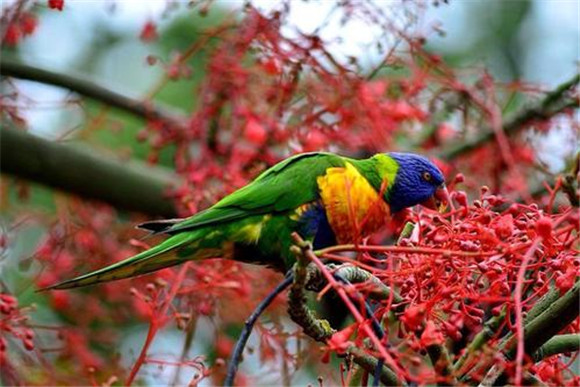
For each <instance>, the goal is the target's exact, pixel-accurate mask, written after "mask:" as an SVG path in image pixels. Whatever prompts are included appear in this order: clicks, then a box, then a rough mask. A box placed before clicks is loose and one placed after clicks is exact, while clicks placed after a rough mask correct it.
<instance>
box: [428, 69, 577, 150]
mask: <svg viewBox="0 0 580 387" xmlns="http://www.w3.org/2000/svg"><path fill="white" fill-rule="evenodd" d="M579 82H580V75H576V76H574V77H573V78H572V79H570V80H569V81H567V82H564V83H562V84H561V85H560V86H558V87H557V88H556V89H555V90H553V91H551V92H550V93H548V94H547V95H546V96H545V97H544V99H543V100H541V101H540V102H539V103H537V104H536V105H534V106H532V107H529V108H527V109H523V110H522V111H520V112H519V113H517V114H516V116H515V117H514V118H513V119H512V120H511V121H509V122H508V123H506V124H505V125H504V126H503V131H504V132H505V133H506V134H507V135H512V134H514V133H516V132H517V131H519V130H520V129H521V128H523V127H524V126H525V125H526V124H528V123H530V122H532V121H534V120H547V119H550V118H552V117H554V116H555V115H557V114H559V113H562V112H563V111H566V110H567V109H573V108H578V107H579V106H580V102H579V100H578V98H573V97H571V98H566V95H567V94H568V92H569V91H570V90H571V89H572V88H574V87H575V86H576V85H578V83H579ZM494 138H495V133H494V131H493V130H491V129H489V128H488V129H485V130H483V131H482V134H480V135H479V136H478V137H477V138H475V139H474V140H472V141H469V142H462V143H461V144H457V145H455V146H452V147H451V148H449V149H447V150H444V151H443V152H441V153H440V154H439V157H441V158H442V159H446V160H452V159H455V158H457V157H458V156H461V155H463V154H466V153H469V152H470V151H472V150H474V149H477V148H479V147H481V146H482V145H484V144H486V143H487V142H489V141H491V140H493V139H494Z"/></svg>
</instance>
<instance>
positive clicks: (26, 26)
mask: <svg viewBox="0 0 580 387" xmlns="http://www.w3.org/2000/svg"><path fill="white" fill-rule="evenodd" d="M37 26H38V20H37V19H36V16H34V15H33V14H31V13H28V12H25V13H23V14H22V16H21V17H20V30H21V31H22V35H24V36H26V35H31V34H32V33H33V32H34V31H35V30H36V27H37Z"/></svg>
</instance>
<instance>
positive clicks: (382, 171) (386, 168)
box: [349, 154, 399, 198]
mask: <svg viewBox="0 0 580 387" xmlns="http://www.w3.org/2000/svg"><path fill="white" fill-rule="evenodd" d="M349 162H351V163H352V165H354V166H355V168H356V169H358V171H359V172H360V174H361V175H363V176H364V177H365V178H366V179H367V180H368V182H369V183H370V185H371V186H372V187H373V188H374V189H375V190H376V191H377V192H381V191H383V195H384V197H387V198H388V197H389V193H390V191H391V189H392V188H393V184H394V182H395V177H396V176H397V171H398V168H399V166H398V164H397V162H396V161H395V160H393V159H392V158H390V157H389V156H387V155H385V154H377V155H375V156H373V157H371V158H368V159H364V160H354V159H350V160H349Z"/></svg>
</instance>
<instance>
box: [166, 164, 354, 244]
mask: <svg viewBox="0 0 580 387" xmlns="http://www.w3.org/2000/svg"><path fill="white" fill-rule="evenodd" d="M342 166H344V158H343V157H341V156H337V155H334V154H332V153H302V154H299V155H296V156H293V157H290V158H288V159H286V160H284V161H282V162H280V163H278V164H276V165H274V166H273V167H272V168H270V169H268V170H267V171H265V172H263V173H262V174H261V175H260V176H258V177H257V178H256V180H254V181H253V182H252V183H250V184H248V185H246V186H245V187H243V188H241V189H239V190H237V191H235V192H233V193H232V194H231V195H228V196H226V197H225V198H223V199H222V200H220V201H219V202H217V203H216V204H215V205H214V206H212V207H210V208H208V209H207V210H205V211H202V212H200V213H198V214H196V215H194V216H192V217H190V218H188V219H186V220H184V221H183V222H180V223H177V224H175V225H173V226H172V227H169V228H167V229H165V230H163V232H165V233H169V234H173V233H177V232H181V231H186V230H192V229H196V228H199V227H203V226H208V225H214V224H219V223H223V222H230V221H233V220H237V219H241V218H244V217H246V216H250V215H259V214H267V213H276V212H284V211H289V210H292V209H294V208H297V207H299V206H300V205H302V204H305V203H308V202H311V201H313V200H316V199H317V198H318V185H317V183H316V178H317V177H318V176H321V175H324V173H325V172H326V170H327V169H328V168H331V167H342Z"/></svg>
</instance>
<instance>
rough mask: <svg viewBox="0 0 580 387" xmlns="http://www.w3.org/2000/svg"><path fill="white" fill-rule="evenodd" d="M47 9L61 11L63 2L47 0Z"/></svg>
mask: <svg viewBox="0 0 580 387" xmlns="http://www.w3.org/2000/svg"><path fill="white" fill-rule="evenodd" d="M48 8H50V9H57V10H59V11H62V9H63V8H64V0H48Z"/></svg>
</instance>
